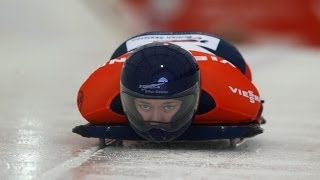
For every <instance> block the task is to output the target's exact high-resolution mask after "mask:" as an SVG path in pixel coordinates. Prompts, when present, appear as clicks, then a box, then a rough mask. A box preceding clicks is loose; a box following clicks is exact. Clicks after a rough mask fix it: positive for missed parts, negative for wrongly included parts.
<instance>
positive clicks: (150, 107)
mask: <svg viewBox="0 0 320 180" xmlns="http://www.w3.org/2000/svg"><path fill="white" fill-rule="evenodd" d="M197 102H198V96H197V95H196V94H189V95H186V96H183V97H177V98H170V99H151V98H145V97H133V96H131V95H129V94H127V93H122V104H123V107H124V111H125V113H126V115H127V118H128V120H129V121H130V123H131V124H132V125H133V126H135V128H136V129H138V130H139V131H142V132H145V131H149V130H150V129H153V128H155V129H161V130H164V131H167V132H175V131H177V130H179V129H180V128H181V127H183V126H184V125H185V124H186V123H188V122H189V121H190V119H192V117H193V115H194V113H195V111H196V108H197V105H198V103H197Z"/></svg>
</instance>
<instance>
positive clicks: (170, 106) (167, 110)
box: [163, 105, 176, 112]
mask: <svg viewBox="0 0 320 180" xmlns="http://www.w3.org/2000/svg"><path fill="white" fill-rule="evenodd" d="M175 107H176V106H173V105H166V106H164V107H163V109H164V110H165V111H166V112H169V111H172V110H174V109H175Z"/></svg>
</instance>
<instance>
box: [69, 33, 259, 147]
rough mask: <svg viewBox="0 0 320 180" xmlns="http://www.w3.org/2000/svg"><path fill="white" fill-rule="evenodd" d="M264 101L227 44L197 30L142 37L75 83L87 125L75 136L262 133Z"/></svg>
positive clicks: (196, 136) (156, 139) (175, 136)
mask: <svg viewBox="0 0 320 180" xmlns="http://www.w3.org/2000/svg"><path fill="white" fill-rule="evenodd" d="M262 103H263V101H261V100H260V96H259V92H258V90H257V88H256V87H255V86H254V84H253V83H252V82H251V72H250V69H249V67H248V65H247V64H246V63H245V61H244V59H243V58H242V56H241V54H240V53H239V52H238V50H237V49H236V48H235V47H234V46H232V45H231V44H229V43H228V42H226V41H224V40H222V39H219V38H217V37H214V36H211V35H208V34H203V33H195V32H183V33H181V32H180V33H175V32H151V33H144V34H140V35H137V36H135V37H132V38H130V39H129V40H127V41H125V42H124V43H123V44H121V45H120V46H119V47H118V48H117V50H116V51H115V52H114V53H113V55H112V57H111V60H109V61H107V63H106V64H105V65H104V66H102V67H100V68H98V69H97V70H96V71H95V72H94V73H92V74H91V75H90V77H89V78H88V79H87V80H86V81H85V82H84V84H83V85H82V86H81V88H80V90H79V93H78V107H79V111H80V113H81V114H82V116H83V117H84V118H85V119H86V120H87V121H88V122H89V124H87V125H81V126H77V127H75V128H74V129H73V132H75V133H78V134H80V135H82V136H85V137H96V138H101V139H105V138H106V139H116V140H125V139H128V140H129V139H131V140H132V139H145V140H148V141H154V142H168V141H172V140H209V139H231V140H234V139H244V138H247V137H252V136H255V135H257V134H260V133H262V131H263V130H262V129H261V128H260V124H262V123H264V122H265V121H264V119H263V118H262V117H261V113H262ZM232 142H234V141H232Z"/></svg>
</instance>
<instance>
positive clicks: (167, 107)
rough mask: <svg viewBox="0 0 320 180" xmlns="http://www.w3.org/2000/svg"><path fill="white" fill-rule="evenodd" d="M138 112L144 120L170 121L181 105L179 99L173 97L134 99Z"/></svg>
mask: <svg viewBox="0 0 320 180" xmlns="http://www.w3.org/2000/svg"><path fill="white" fill-rule="evenodd" d="M134 102H135V105H136V107H137V110H138V112H139V113H140V115H141V116H142V118H143V120H144V121H146V122H160V123H168V122H171V119H172V117H173V116H174V115H175V114H176V113H177V112H178V110H179V109H180V107H181V101H180V100H175V99H142V98H137V99H135V101H134Z"/></svg>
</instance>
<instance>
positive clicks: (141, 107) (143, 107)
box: [139, 104, 151, 111]
mask: <svg viewBox="0 0 320 180" xmlns="http://www.w3.org/2000/svg"><path fill="white" fill-rule="evenodd" d="M139 107H140V109H142V110H144V111H149V110H151V106H149V105H147V104H140V105H139Z"/></svg>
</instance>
